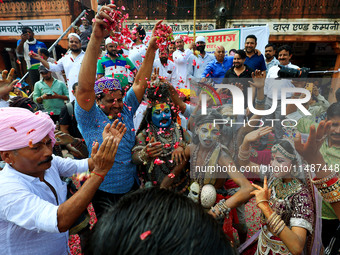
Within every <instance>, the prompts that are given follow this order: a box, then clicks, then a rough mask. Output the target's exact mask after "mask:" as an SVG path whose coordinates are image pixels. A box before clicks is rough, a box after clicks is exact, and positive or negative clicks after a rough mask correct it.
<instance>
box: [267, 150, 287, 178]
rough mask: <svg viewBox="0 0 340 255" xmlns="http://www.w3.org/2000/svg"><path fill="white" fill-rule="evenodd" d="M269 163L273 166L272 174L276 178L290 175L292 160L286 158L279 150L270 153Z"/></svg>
mask: <svg viewBox="0 0 340 255" xmlns="http://www.w3.org/2000/svg"><path fill="white" fill-rule="evenodd" d="M270 165H271V166H272V167H274V175H275V177H277V178H283V177H287V176H290V170H291V165H292V160H291V159H288V158H286V157H285V156H284V155H282V153H281V152H279V151H277V152H275V153H272V157H271V161H270Z"/></svg>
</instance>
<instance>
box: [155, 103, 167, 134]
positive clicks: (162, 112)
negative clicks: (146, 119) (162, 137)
mask: <svg viewBox="0 0 340 255" xmlns="http://www.w3.org/2000/svg"><path fill="white" fill-rule="evenodd" d="M151 114H152V115H151V116H152V117H151V119H152V123H153V124H154V125H155V126H156V127H159V128H167V127H169V126H170V124H171V110H170V106H169V105H168V104H166V103H162V104H156V105H155V106H153V107H152V112H151Z"/></svg>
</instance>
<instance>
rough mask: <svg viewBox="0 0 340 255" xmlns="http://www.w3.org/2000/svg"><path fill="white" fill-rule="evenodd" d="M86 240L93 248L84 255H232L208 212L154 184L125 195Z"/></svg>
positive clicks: (221, 232)
mask: <svg viewBox="0 0 340 255" xmlns="http://www.w3.org/2000/svg"><path fill="white" fill-rule="evenodd" d="M148 231H150V232H148ZM143 233H148V234H146V238H145V239H144V240H142V238H141V235H142V234H143ZM144 237H145V236H144ZM90 243H91V244H90V245H91V246H92V247H91V249H90V250H92V251H90V250H88V252H85V254H100V255H104V254H119V255H125V254H126V255H134V254H136V255H137V254H138V255H143V254H145V255H153V254H155V255H156V254H157V255H162V254H164V255H178V254H181V255H189V254H193V255H194V254H201V255H204V254H207V255H208V254H209V255H210V254H219V255H223V254H235V253H234V250H233V249H232V248H231V246H230V244H229V241H228V240H227V239H226V237H225V235H224V233H223V231H222V229H221V228H219V226H218V224H217V222H216V220H215V219H213V218H212V216H210V215H208V214H207V213H206V212H204V211H203V209H202V208H201V207H200V206H199V205H198V204H195V203H194V202H193V201H191V200H190V199H188V198H187V197H185V196H183V195H179V194H176V193H174V192H171V191H168V190H165V189H159V188H149V189H143V190H139V191H137V192H135V193H133V194H130V195H126V196H124V197H123V198H122V199H121V200H120V201H119V202H118V203H117V204H116V205H115V206H114V207H112V208H110V209H109V210H108V211H107V213H106V214H104V215H103V216H102V218H101V219H100V220H99V222H98V224H97V225H96V227H95V232H94V235H93V237H92V240H91V242H90Z"/></svg>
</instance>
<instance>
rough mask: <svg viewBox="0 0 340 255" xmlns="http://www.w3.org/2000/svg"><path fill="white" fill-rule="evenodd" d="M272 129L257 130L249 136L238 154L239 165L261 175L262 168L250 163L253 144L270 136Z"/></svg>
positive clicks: (245, 138) (244, 140)
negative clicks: (263, 137) (267, 135)
mask: <svg viewBox="0 0 340 255" xmlns="http://www.w3.org/2000/svg"><path fill="white" fill-rule="evenodd" d="M271 130H272V128H271V127H262V128H259V129H257V130H254V131H252V132H250V133H249V134H247V135H246V136H245V137H244V139H243V143H242V144H241V146H240V149H239V153H238V164H239V165H240V166H242V167H247V168H248V169H247V170H249V171H250V172H252V173H256V174H259V173H260V167H259V165H257V164H255V163H253V162H250V160H249V157H250V149H251V145H250V144H251V143H252V142H255V141H257V140H258V139H260V138H261V137H262V136H264V135H266V134H269V133H270V132H271Z"/></svg>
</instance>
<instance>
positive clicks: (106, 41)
mask: <svg viewBox="0 0 340 255" xmlns="http://www.w3.org/2000/svg"><path fill="white" fill-rule="evenodd" d="M110 43H112V44H117V42H115V41H113V40H112V39H111V37H108V38H106V39H105V46H106V45H108V44H110Z"/></svg>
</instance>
